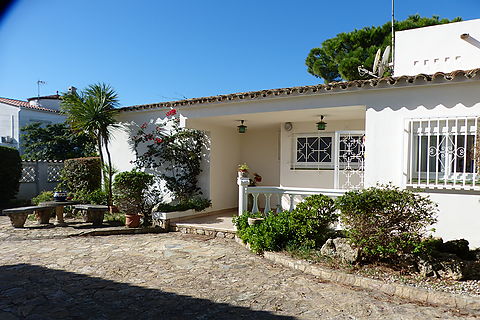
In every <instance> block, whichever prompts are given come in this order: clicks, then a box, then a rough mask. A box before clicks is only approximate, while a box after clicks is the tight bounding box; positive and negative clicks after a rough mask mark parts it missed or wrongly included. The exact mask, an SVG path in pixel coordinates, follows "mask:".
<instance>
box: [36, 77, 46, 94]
mask: <svg viewBox="0 0 480 320" xmlns="http://www.w3.org/2000/svg"><path fill="white" fill-rule="evenodd" d="M41 84H47V82H46V81H43V80H37V96H38V97H39V98H40V85H41Z"/></svg>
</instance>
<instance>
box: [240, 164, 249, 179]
mask: <svg viewBox="0 0 480 320" xmlns="http://www.w3.org/2000/svg"><path fill="white" fill-rule="evenodd" d="M248 169H250V168H249V167H248V165H247V164H246V163H243V164H239V165H238V177H239V178H247V177H248Z"/></svg>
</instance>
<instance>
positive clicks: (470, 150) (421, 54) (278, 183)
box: [111, 20, 480, 246]
mask: <svg viewBox="0 0 480 320" xmlns="http://www.w3.org/2000/svg"><path fill="white" fill-rule="evenodd" d="M396 38H397V40H398V42H397V45H396V48H395V66H396V68H395V76H394V77H387V78H382V79H372V80H358V81H349V82H337V83H330V84H321V85H315V86H301V87H293V88H283V89H272V90H261V91H254V92H245V93H235V94H227V95H219V96H213V97H205V98H196V99H187V100H181V101H174V102H162V103H155V104H147V105H139V106H131V107H126V108H123V109H122V111H123V112H121V113H120V115H119V120H120V121H121V122H125V123H127V122H132V121H133V122H136V123H137V124H141V123H143V122H145V121H150V120H156V119H159V118H163V117H164V116H165V111H166V110H169V109H171V108H175V109H177V111H178V113H179V115H180V120H181V124H182V125H184V126H185V127H188V128H195V129H199V130H203V131H205V132H206V133H207V135H208V137H209V140H210V146H209V150H208V157H207V159H206V160H205V164H204V167H205V170H204V172H203V174H202V177H201V182H202V189H203V192H204V194H205V195H206V196H209V197H210V199H211V200H212V204H213V207H212V210H222V209H228V208H235V207H240V208H241V209H242V208H244V206H245V203H246V201H245V200H244V199H245V196H246V194H247V193H252V194H253V196H254V198H255V199H259V202H260V205H259V206H260V207H262V206H265V207H267V208H273V209H275V207H276V206H278V205H281V206H282V207H283V208H284V209H288V208H289V206H291V205H292V204H294V202H295V201H298V200H299V197H298V196H296V195H302V194H303V195H305V194H308V193H311V192H323V193H326V194H329V195H336V194H341V193H342V192H344V190H346V189H355V188H363V187H369V186H375V185H377V184H379V183H380V184H387V183H392V184H394V185H397V186H400V187H402V188H411V189H418V190H419V192H421V193H422V194H425V195H430V196H431V198H432V199H433V200H434V201H435V202H437V203H438V204H439V222H438V223H437V224H436V225H435V228H436V234H437V235H439V236H442V237H444V238H445V239H453V238H465V239H467V240H469V241H470V242H471V244H472V245H473V246H480V233H479V232H478V230H480V174H479V173H478V171H479V167H480V164H477V162H476V160H475V159H476V156H477V154H476V151H475V150H476V149H475V146H476V145H477V143H480V142H479V141H478V140H479V136H478V130H479V128H480V127H479V118H480V94H479V92H480V46H479V41H480V20H472V21H465V22H458V23H453V24H448V25H441V26H433V27H426V28H421V29H414V30H408V31H401V32H397V33H396ZM452 61H454V63H451V62H452ZM437 67H438V68H437ZM457 69H464V70H467V71H454V70H457ZM439 70H441V71H442V72H437V71H439ZM426 71H428V72H430V73H433V74H432V75H425V74H418V73H419V72H426ZM322 115H323V116H324V118H323V121H324V122H326V128H325V130H318V126H317V123H318V122H320V121H321V116H322ZM239 120H244V121H245V125H246V126H248V128H247V132H246V133H243V134H241V133H239V132H238V131H237V126H238V125H239V124H240V123H239ZM130 135H131V133H130V132H128V131H126V130H120V129H118V131H117V132H116V133H115V138H114V139H112V145H111V151H112V158H113V159H114V162H115V163H114V165H115V167H117V168H118V169H120V170H128V169H130V168H131V166H132V165H131V163H130V161H131V160H133V159H134V154H133V152H132V151H131V148H130V144H129V139H130ZM244 162H246V163H247V164H248V165H249V166H250V167H251V168H252V170H253V171H255V172H258V173H259V174H260V175H261V176H262V177H263V181H262V184H261V185H262V186H272V187H269V188H262V187H257V188H246V186H242V187H241V188H240V192H239V188H238V186H237V180H236V169H237V166H238V164H240V163H244ZM239 182H240V183H242V181H241V180H240V181H239ZM259 194H260V195H259ZM258 195H259V196H258ZM241 209H240V210H241Z"/></svg>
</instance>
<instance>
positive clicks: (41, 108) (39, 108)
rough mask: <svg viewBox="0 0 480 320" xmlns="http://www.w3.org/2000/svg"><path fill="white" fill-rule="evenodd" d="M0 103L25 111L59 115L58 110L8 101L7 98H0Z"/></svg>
mask: <svg viewBox="0 0 480 320" xmlns="http://www.w3.org/2000/svg"><path fill="white" fill-rule="evenodd" d="M0 102H1V103H5V104H9V105H11V106H15V107H21V108H27V109H32V110H39V111H46V112H53V113H59V111H58V110H55V109H49V108H44V107H38V106H36V105H32V104H30V103H29V102H27V101H23V100H16V99H9V98H1V97H0Z"/></svg>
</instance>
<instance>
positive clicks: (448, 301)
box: [235, 237, 480, 313]
mask: <svg viewBox="0 0 480 320" xmlns="http://www.w3.org/2000/svg"><path fill="white" fill-rule="evenodd" d="M235 241H236V242H237V243H239V244H241V245H243V246H244V247H246V248H247V249H248V248H249V246H248V244H247V245H245V244H244V243H243V241H242V240H241V239H240V238H238V237H235ZM263 257H264V258H265V259H267V260H269V261H271V262H274V263H277V264H281V265H283V266H286V267H289V268H291V269H295V270H298V271H301V272H304V273H308V274H311V275H314V276H316V277H319V278H321V279H322V280H326V281H330V282H336V283H340V284H343V285H347V286H354V287H360V288H363V289H369V290H376V291H380V292H383V293H386V294H388V295H390V296H395V297H399V298H403V299H408V300H411V301H415V302H420V303H426V304H430V305H434V306H441V307H448V308H455V309H462V310H466V311H469V312H475V313H478V312H480V298H475V297H469V296H463V295H458V294H452V293H447V292H438V291H429V290H426V289H423V288H416V287H412V286H407V285H404V284H398V283H385V282H383V281H380V280H376V279H370V278H366V277H363V276H360V275H355V274H349V273H345V272H342V271H338V270H332V269H327V268H323V267H321V266H318V265H315V264H312V263H309V262H308V261H305V260H297V259H294V258H292V257H288V256H286V255H285V254H282V253H277V252H264V253H263Z"/></svg>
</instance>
